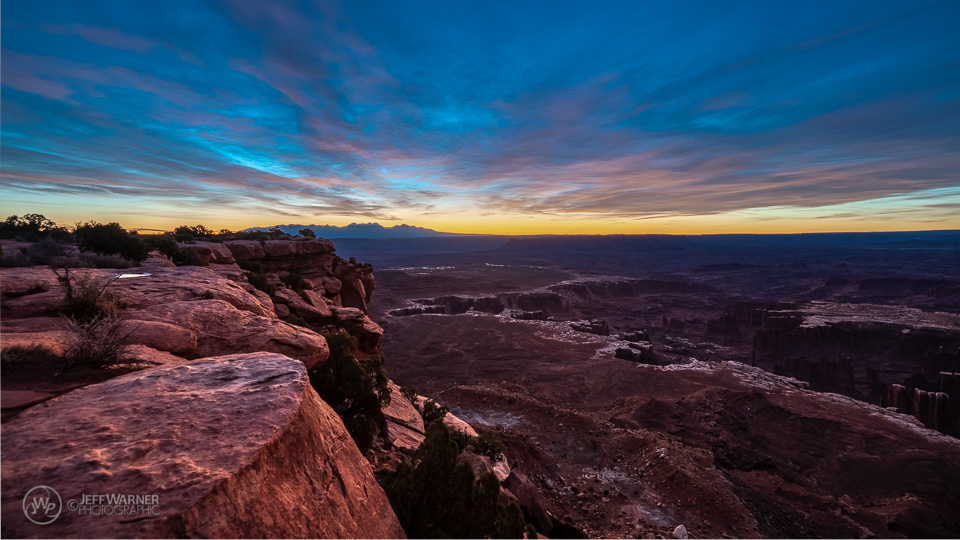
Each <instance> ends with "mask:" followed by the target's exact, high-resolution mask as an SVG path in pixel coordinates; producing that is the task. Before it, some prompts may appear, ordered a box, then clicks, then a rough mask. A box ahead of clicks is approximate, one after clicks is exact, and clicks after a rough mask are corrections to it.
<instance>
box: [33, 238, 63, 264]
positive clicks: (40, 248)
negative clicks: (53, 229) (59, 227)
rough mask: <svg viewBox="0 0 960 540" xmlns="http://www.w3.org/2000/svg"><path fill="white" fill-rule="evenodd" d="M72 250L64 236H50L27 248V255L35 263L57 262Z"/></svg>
mask: <svg viewBox="0 0 960 540" xmlns="http://www.w3.org/2000/svg"><path fill="white" fill-rule="evenodd" d="M69 252H70V249H69V247H68V246H67V243H66V242H65V241H64V240H63V239H62V238H54V237H52V236H48V237H46V238H43V239H41V240H39V241H38V242H35V243H33V244H31V245H30V247H28V248H27V252H26V255H27V257H28V258H29V259H30V262H31V263H33V264H34V265H47V264H56V263H57V262H58V261H59V260H60V259H63V258H64V257H66V256H67V255H68V254H69Z"/></svg>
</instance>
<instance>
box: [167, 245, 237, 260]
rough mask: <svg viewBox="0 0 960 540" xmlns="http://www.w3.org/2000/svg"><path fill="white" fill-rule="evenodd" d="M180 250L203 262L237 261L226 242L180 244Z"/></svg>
mask: <svg viewBox="0 0 960 540" xmlns="http://www.w3.org/2000/svg"><path fill="white" fill-rule="evenodd" d="M180 251H182V252H184V253H185V254H186V255H187V256H188V257H193V258H194V259H196V260H197V261H199V262H201V263H203V264H211V263H213V264H233V263H235V262H237V261H236V259H234V257H233V253H231V252H230V250H229V249H228V248H227V247H226V246H225V245H224V244H222V243H218V242H193V243H189V244H180Z"/></svg>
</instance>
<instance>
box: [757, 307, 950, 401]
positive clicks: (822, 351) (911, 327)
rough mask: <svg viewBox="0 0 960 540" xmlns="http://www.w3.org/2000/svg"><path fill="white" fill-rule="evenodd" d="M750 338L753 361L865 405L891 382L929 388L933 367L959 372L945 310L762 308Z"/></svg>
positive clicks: (881, 395) (934, 375) (936, 372)
mask: <svg viewBox="0 0 960 540" xmlns="http://www.w3.org/2000/svg"><path fill="white" fill-rule="evenodd" d="M753 341H754V344H753V352H754V357H755V359H756V365H758V366H761V367H764V368H766V369H770V370H772V371H774V372H776V373H778V374H782V375H787V376H790V377H796V378H798V379H802V380H806V381H809V382H810V383H811V385H812V387H813V388H814V389H816V390H823V391H830V392H839V393H843V394H845V395H848V396H851V397H857V398H861V399H868V400H869V401H871V402H873V403H877V402H879V401H880V399H881V398H884V397H885V393H886V388H888V387H889V385H891V384H901V385H906V386H908V387H911V388H912V387H918V388H920V389H921V390H925V391H936V389H937V385H938V378H939V374H940V373H941V372H956V371H960V316H958V315H956V314H950V313H937V312H924V311H921V310H918V309H913V308H904V307H899V306H881V305H872V304H856V305H851V304H834V303H829V302H810V303H807V304H801V305H797V306H794V307H793V308H791V309H779V310H770V311H766V312H764V313H763V318H762V324H761V327H760V328H758V329H757V331H756V334H755V336H754V340H753ZM908 381H909V384H906V383H907V382H908ZM886 397H889V396H886ZM911 399H912V398H911Z"/></svg>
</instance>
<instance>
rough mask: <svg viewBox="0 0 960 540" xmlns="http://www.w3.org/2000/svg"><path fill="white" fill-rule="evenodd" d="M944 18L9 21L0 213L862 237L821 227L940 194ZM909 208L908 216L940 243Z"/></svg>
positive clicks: (795, 11) (13, 16)
mask: <svg viewBox="0 0 960 540" xmlns="http://www.w3.org/2000/svg"><path fill="white" fill-rule="evenodd" d="M958 17H960V7H958V6H957V5H956V4H953V3H937V2H920V3H913V4H910V5H906V4H902V5H896V4H893V5H886V6H878V5H876V4H874V3H868V2H863V3H859V4H858V3H854V4H844V5H833V4H824V5H819V6H814V5H796V6H792V7H785V6H772V5H770V4H769V3H765V2H748V3H745V4H742V5H737V6H729V5H727V6H721V5H719V4H715V3H712V2H690V3H685V2H677V3H669V4H661V5H637V4H636V3H633V2H624V3H614V4H606V5H604V6H603V7H602V9H587V8H585V7H584V6H583V5H578V4H574V3H571V4H565V3H561V4H556V5H555V6H553V8H552V9H550V10H543V9H542V8H541V7H539V4H537V3H531V4H517V3H515V2H509V3H507V2H503V3H496V2H495V3H484V4H482V5H472V6H465V5H456V4H455V3H447V2H436V3H416V4H413V5H411V4H400V3H392V2H347V3H334V2H321V1H316V2H245V1H242V0H225V1H223V2H218V3H194V2H183V3H181V2H179V0H173V1H172V2H163V3H154V4H143V3H132V4H131V3H125V2H110V1H106V0H102V1H97V2H91V3H85V4H84V5H83V6H82V8H81V6H79V5H76V4H71V3H64V4H61V3H57V2H52V1H51V2H43V1H40V2H15V3H12V4H10V5H5V6H4V18H3V33H2V47H3V49H2V85H3V101H2V117H3V118H2V122H3V126H2V130H3V131H2V135H3V136H2V143H0V144H2V146H0V153H2V171H0V173H2V174H0V185H2V186H4V189H5V190H10V191H11V192H16V193H17V198H16V202H15V205H14V203H3V204H2V207H3V210H6V211H8V212H10V213H15V212H23V211H27V210H32V209H33V208H26V207H25V206H24V205H25V204H26V205H30V204H33V202H35V205H36V207H42V205H43V203H44V201H45V200H49V195H50V194H59V195H62V196H68V195H69V196H75V197H76V200H77V201H78V204H81V205H82V204H90V205H94V206H96V205H100V206H103V205H111V204H113V205H119V206H122V205H123V204H124V203H123V201H124V200H134V199H136V200H139V201H144V200H155V201H158V202H157V204H158V208H159V207H160V206H161V205H170V206H172V207H174V208H175V207H176V206H177V205H178V204H181V205H182V206H183V207H184V208H202V207H204V206H205V205H206V206H207V207H211V206H216V207H217V208H218V209H220V210H221V211H222V212H224V213H231V212H232V213H233V215H236V216H242V217H243V219H249V220H250V221H251V222H254V221H256V220H259V219H266V217H265V216H275V215H288V216H291V217H294V216H295V217H297V218H303V219H305V220H307V221H311V222H313V221H318V220H319V219H322V218H324V217H327V218H330V219H332V220H334V221H335V220H336V219H337V218H343V219H347V218H351V219H352V218H366V219H374V220H407V221H412V222H416V221H417V219H418V216H434V217H437V216H439V217H443V216H445V217H446V219H448V220H456V219H457V218H458V217H470V218H471V219H474V218H475V219H477V220H481V219H482V218H483V216H488V217H489V218H490V219H501V218H503V219H506V218H505V217H504V216H506V217H509V216H516V217H522V216H539V217H541V218H543V219H548V220H549V219H554V220H557V219H592V220H601V221H602V220H609V221H610V222H611V223H614V224H615V223H622V222H623V221H624V220H632V221H643V220H657V219H662V218H668V217H686V216H709V215H727V214H730V213H736V212H741V214H739V215H740V216H743V218H744V219H755V220H758V221H759V220H767V219H776V216H777V215H784V216H788V215H789V216H794V215H803V216H809V217H810V218H811V219H812V218H814V217H817V216H820V217H821V218H831V219H840V218H844V219H846V218H849V219H853V216H854V214H855V215H856V216H858V219H859V218H865V219H869V218H870V215H871V214H870V213H871V212H872V213H873V214H872V215H874V216H877V219H881V216H887V215H888V214H885V212H888V211H890V212H893V211H894V209H893V208H892V207H890V208H880V207H878V206H876V205H875V204H868V205H866V206H863V207H857V208H854V209H853V210H850V209H848V210H843V211H837V210H836V209H835V207H837V206H838V205H848V204H858V203H863V202H865V201H887V202H886V203H883V204H889V205H892V204H895V202H894V201H898V200H901V199H898V197H904V196H907V197H908V196H909V194H911V193H931V192H933V191H932V190H938V189H952V188H956V187H958V186H960V132H958V130H957V128H956V126H957V125H960V70H958V69H957V66H958V65H960V34H957V32H955V29H954V28H953V25H952V24H951V21H954V20H956V19H957V18H958ZM918 200H920V201H921V202H919V203H917V202H916V201H914V202H915V204H913V205H912V206H911V209H910V214H911V215H912V216H913V218H911V219H914V218H915V219H916V220H920V219H929V220H932V222H935V223H941V224H942V225H943V226H957V225H958V223H957V222H956V218H955V217H951V216H950V215H949V213H948V212H947V211H944V208H943V207H941V206H937V204H938V203H943V201H939V202H938V201H937V200H935V199H930V198H927V197H920V198H919V199H918ZM31 201H33V202H31ZM948 204H949V203H948ZM100 206H97V207H98V208H99V207H100ZM164 207H166V206H164ZM755 209H768V210H765V211H763V212H762V213H761V214H755V213H754V210H755ZM784 209H800V210H798V212H799V214H796V213H793V212H794V211H793V210H789V211H788V210H784ZM158 212H159V210H158ZM778 213H780V214H778ZM894 213H896V212H894ZM924 213H925V214H924ZM900 214H902V213H900ZM900 214H898V215H900ZM890 215H892V214H890ZM751 216H752V217H751ZM924 216H925V217H924ZM882 219H886V218H882ZM611 226H612V227H613V226H615V225H611Z"/></svg>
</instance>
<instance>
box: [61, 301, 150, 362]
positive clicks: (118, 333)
mask: <svg viewBox="0 0 960 540" xmlns="http://www.w3.org/2000/svg"><path fill="white" fill-rule="evenodd" d="M64 322H65V324H66V327H67V330H68V331H69V334H70V338H69V342H68V346H67V349H66V351H65V353H64V358H65V360H66V364H65V365H64V367H63V371H65V370H68V369H70V368H71V367H73V366H78V365H79V366H84V367H89V368H105V367H110V366H115V365H119V364H126V363H132V362H133V360H132V359H131V358H130V357H129V356H128V355H127V347H128V345H129V342H130V335H131V334H132V333H133V331H132V330H125V329H124V328H123V321H122V320H121V319H120V318H119V317H117V316H116V315H111V314H101V315H98V316H96V317H94V318H92V319H86V320H84V319H80V318H70V317H64Z"/></svg>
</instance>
